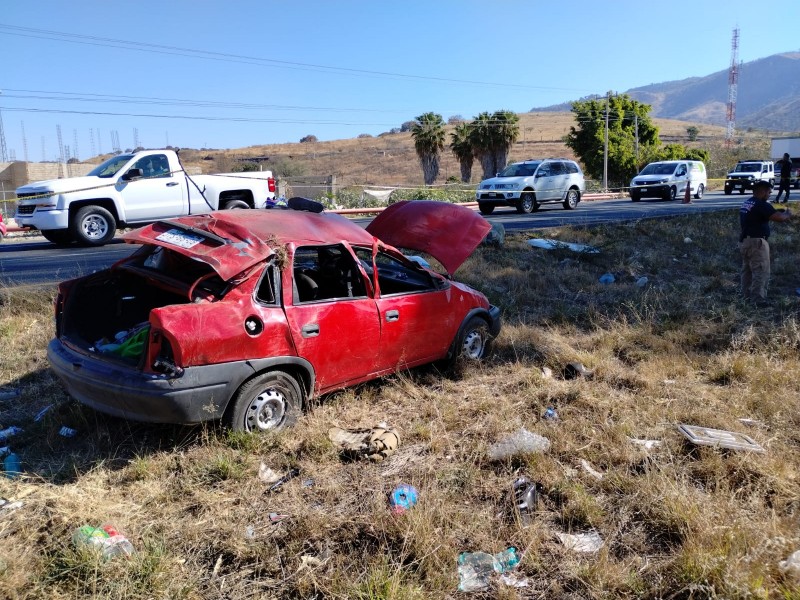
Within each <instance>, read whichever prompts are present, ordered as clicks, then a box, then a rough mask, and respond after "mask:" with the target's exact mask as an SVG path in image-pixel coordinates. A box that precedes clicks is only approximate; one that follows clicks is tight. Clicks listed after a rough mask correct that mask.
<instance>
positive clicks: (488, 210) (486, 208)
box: [478, 202, 494, 215]
mask: <svg viewBox="0 0 800 600" xmlns="http://www.w3.org/2000/svg"><path fill="white" fill-rule="evenodd" d="M478 210H479V211H481V214H482V215H490V214H492V213H493V212H494V204H490V203H488V202H478Z"/></svg>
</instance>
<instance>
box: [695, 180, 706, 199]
mask: <svg viewBox="0 0 800 600" xmlns="http://www.w3.org/2000/svg"><path fill="white" fill-rule="evenodd" d="M705 190H706V188H705V186H704V185H703V184H702V183H701V184H700V185H698V186H697V190H696V191H695V193H694V198H695V200H700V198H702V197H703V192H704V191H705Z"/></svg>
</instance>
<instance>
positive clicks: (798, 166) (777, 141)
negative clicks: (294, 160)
mask: <svg viewBox="0 0 800 600" xmlns="http://www.w3.org/2000/svg"><path fill="white" fill-rule="evenodd" d="M784 154H788V155H789V157H790V158H791V159H792V170H791V176H790V178H789V185H792V186H794V188H795V189H800V137H783V138H772V160H774V161H775V171H777V173H776V175H775V178H776V179H777V178H778V177H779V174H780V167H779V166H778V161H782V160H783V155H784Z"/></svg>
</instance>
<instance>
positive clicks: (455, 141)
mask: <svg viewBox="0 0 800 600" xmlns="http://www.w3.org/2000/svg"><path fill="white" fill-rule="evenodd" d="M469 131H470V129H469V125H467V124H466V123H459V124H458V125H456V127H455V129H454V130H453V132H452V133H451V134H450V150H452V151H453V154H455V156H456V158H457V159H458V164H459V165H460V166H461V181H463V182H464V183H469V182H470V179H472V162H473V160H474V159H475V156H474V155H473V154H472V144H471V143H470V141H469Z"/></svg>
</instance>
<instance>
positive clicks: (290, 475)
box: [267, 467, 300, 492]
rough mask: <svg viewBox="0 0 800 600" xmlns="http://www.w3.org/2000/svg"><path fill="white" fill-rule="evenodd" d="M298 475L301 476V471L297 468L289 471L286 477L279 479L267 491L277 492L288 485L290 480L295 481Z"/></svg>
mask: <svg viewBox="0 0 800 600" xmlns="http://www.w3.org/2000/svg"><path fill="white" fill-rule="evenodd" d="M298 475H300V469H298V468H297V467H293V468H291V469H289V471H288V472H287V473H286V475H284V476H283V477H281V478H279V479H278V480H277V481H276V482H275V483H273V484H272V485H271V486H269V487H268V488H267V491H268V492H274V491H275V490H277V489H278V488H280V487H281V486H282V485H283V484H284V483H286V482H287V481H289V480H290V479H294V478H295V477H297V476H298Z"/></svg>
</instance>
